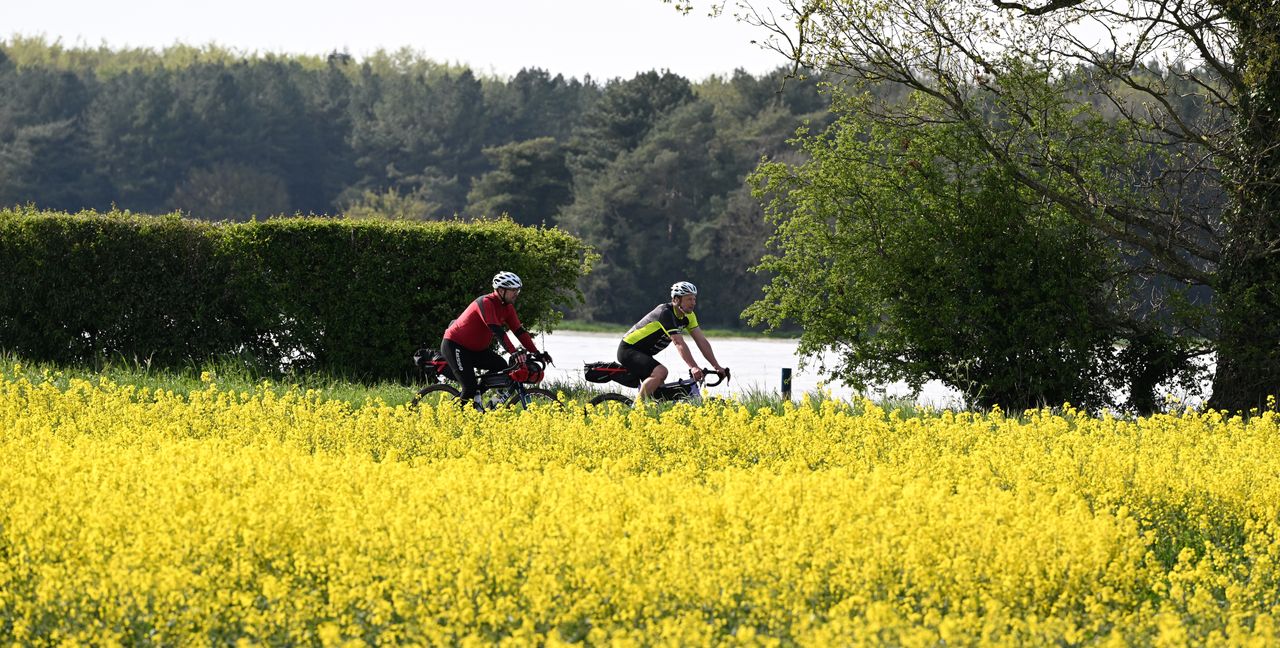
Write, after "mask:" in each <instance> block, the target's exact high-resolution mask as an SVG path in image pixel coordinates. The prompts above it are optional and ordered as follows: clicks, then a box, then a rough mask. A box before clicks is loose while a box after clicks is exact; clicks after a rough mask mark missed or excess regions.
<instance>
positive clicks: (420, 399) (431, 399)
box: [409, 383, 462, 408]
mask: <svg viewBox="0 0 1280 648" xmlns="http://www.w3.org/2000/svg"><path fill="white" fill-rule="evenodd" d="M461 397H462V392H460V391H458V388H456V387H454V386H453V385H446V384H444V383H437V384H434V385H427V386H426V387H423V388H422V389H419V390H418V393H417V394H416V395H415V396H414V397H413V400H411V401H409V407H411V408H416V407H418V406H419V405H430V406H431V407H433V408H437V407H440V405H441V404H443V403H450V404H452V405H455V406H456V405H457V404H458V399H459V398H461Z"/></svg>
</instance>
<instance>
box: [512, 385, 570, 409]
mask: <svg viewBox="0 0 1280 648" xmlns="http://www.w3.org/2000/svg"><path fill="white" fill-rule="evenodd" d="M524 393H525V396H527V397H528V399H529V404H530V405H533V404H534V403H538V404H540V405H543V406H547V405H554V406H556V407H559V408H561V409H563V408H564V403H562V402H560V399H559V398H556V395H555V394H553V393H551V390H548V389H543V388H541V387H530V388H528V389H526V390H524ZM506 405H507V407H519V406H520V405H521V402H520V394H519V392H517V393H514V394H512V395H511V398H508V399H507V402H506Z"/></svg>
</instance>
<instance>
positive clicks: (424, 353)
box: [413, 347, 457, 380]
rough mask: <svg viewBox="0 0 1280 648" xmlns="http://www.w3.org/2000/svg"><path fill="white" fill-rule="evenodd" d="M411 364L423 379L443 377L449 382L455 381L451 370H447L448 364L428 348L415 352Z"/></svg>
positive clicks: (442, 357)
mask: <svg viewBox="0 0 1280 648" xmlns="http://www.w3.org/2000/svg"><path fill="white" fill-rule="evenodd" d="M413 364H414V366H416V367H417V368H418V370H419V371H421V372H422V375H423V376H425V377H428V378H431V377H433V376H443V377H445V378H447V379H449V380H457V379H456V378H454V377H453V370H452V369H450V368H449V363H448V362H446V361H445V359H444V356H442V355H440V352H439V351H437V350H435V349H432V348H430V347H422V348H420V349H418V350H417V351H415V352H414V353H413Z"/></svg>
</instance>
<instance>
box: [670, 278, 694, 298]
mask: <svg viewBox="0 0 1280 648" xmlns="http://www.w3.org/2000/svg"><path fill="white" fill-rule="evenodd" d="M696 294H698V287H697V286H695V285H693V284H691V283H689V282H687V281H677V282H675V283H673V284H671V297H672V299H674V298H676V297H683V296H685V295H696Z"/></svg>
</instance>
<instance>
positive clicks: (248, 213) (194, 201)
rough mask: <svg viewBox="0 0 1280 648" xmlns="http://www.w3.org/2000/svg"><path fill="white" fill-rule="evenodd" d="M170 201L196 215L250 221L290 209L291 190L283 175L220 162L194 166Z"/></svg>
mask: <svg viewBox="0 0 1280 648" xmlns="http://www.w3.org/2000/svg"><path fill="white" fill-rule="evenodd" d="M169 205H170V206H171V207H172V208H173V209H176V210H180V211H183V212H186V213H187V214H188V215H190V216H192V217H194V218H203V219H206V220H216V221H226V220H230V221H247V220H249V219H250V218H252V217H254V216H258V217H262V218H266V217H268V216H278V215H281V214H286V215H287V214H288V212H289V190H288V188H287V187H286V186H285V183H284V181H283V180H281V179H280V178H278V177H276V176H274V175H272V174H270V173H267V172H264V171H262V170H261V169H256V168H253V167H249V166H244V165H241V164H235V163H232V162H219V163H216V164H214V165H213V166H210V167H207V168H200V169H192V170H191V173H189V174H187V177H186V179H185V180H183V181H182V182H181V183H179V184H178V186H177V188H176V189H175V190H174V192H173V197H172V198H170V199H169Z"/></svg>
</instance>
